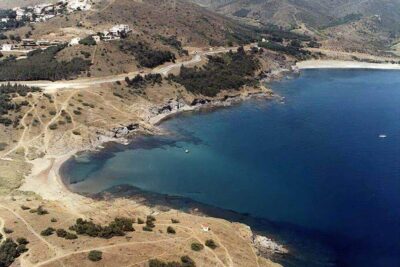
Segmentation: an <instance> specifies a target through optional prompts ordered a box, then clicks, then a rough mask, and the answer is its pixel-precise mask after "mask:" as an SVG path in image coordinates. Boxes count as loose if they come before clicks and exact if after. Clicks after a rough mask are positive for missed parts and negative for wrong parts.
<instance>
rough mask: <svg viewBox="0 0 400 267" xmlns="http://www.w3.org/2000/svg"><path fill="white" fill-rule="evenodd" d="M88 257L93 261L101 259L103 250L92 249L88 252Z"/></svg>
mask: <svg viewBox="0 0 400 267" xmlns="http://www.w3.org/2000/svg"><path fill="white" fill-rule="evenodd" d="M88 259H89V260H91V261H101V260H102V259H103V252H101V251H99V250H92V251H90V252H89V254H88Z"/></svg>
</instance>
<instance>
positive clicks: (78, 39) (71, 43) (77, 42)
mask: <svg viewBox="0 0 400 267" xmlns="http://www.w3.org/2000/svg"><path fill="white" fill-rule="evenodd" d="M80 40H81V38H79V37H75V38H72V39H71V41H70V42H69V44H68V45H69V46H74V45H78V44H79V41H80Z"/></svg>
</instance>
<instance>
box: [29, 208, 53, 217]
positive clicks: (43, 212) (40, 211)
mask: <svg viewBox="0 0 400 267" xmlns="http://www.w3.org/2000/svg"><path fill="white" fill-rule="evenodd" d="M29 212H30V213H36V214H37V215H46V214H49V212H48V211H47V210H46V209H44V208H43V206H39V207H38V208H37V209H31V210H30V211H29Z"/></svg>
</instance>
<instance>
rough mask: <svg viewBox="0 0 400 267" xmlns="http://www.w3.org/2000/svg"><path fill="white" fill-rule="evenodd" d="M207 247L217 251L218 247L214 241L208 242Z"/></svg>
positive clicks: (209, 240)
mask: <svg viewBox="0 0 400 267" xmlns="http://www.w3.org/2000/svg"><path fill="white" fill-rule="evenodd" d="M206 246H207V247H209V248H211V249H216V248H217V247H218V246H217V244H216V243H215V242H214V240H212V239H208V240H206Z"/></svg>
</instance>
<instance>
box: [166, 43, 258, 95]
mask: <svg viewBox="0 0 400 267" xmlns="http://www.w3.org/2000/svg"><path fill="white" fill-rule="evenodd" d="M259 67H260V64H259V61H258V60H257V59H256V58H255V57H254V56H253V55H248V54H246V52H245V51H244V49H243V48H242V47H241V48H239V49H238V52H237V53H233V52H230V53H226V54H223V55H222V56H209V57H208V63H207V64H206V65H204V66H203V67H202V68H197V67H195V68H187V67H184V66H182V67H181V71H180V74H179V75H178V76H174V75H172V74H171V75H170V76H169V79H170V80H173V81H175V82H177V83H180V84H182V85H183V86H184V87H185V88H186V89H187V90H188V91H190V92H192V93H194V94H202V95H205V96H216V95H217V94H218V93H219V92H220V91H221V90H229V89H233V90H239V89H240V88H242V87H243V86H245V85H254V84H256V83H257V80H256V79H255V78H254V77H253V76H254V74H255V72H256V70H258V69H259Z"/></svg>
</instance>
